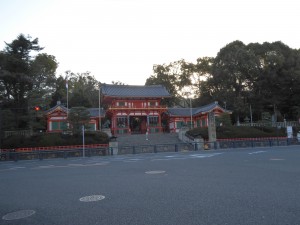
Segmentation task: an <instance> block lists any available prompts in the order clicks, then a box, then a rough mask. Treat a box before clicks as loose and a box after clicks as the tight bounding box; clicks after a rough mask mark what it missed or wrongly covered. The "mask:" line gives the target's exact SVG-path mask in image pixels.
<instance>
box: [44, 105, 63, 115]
mask: <svg viewBox="0 0 300 225" xmlns="http://www.w3.org/2000/svg"><path fill="white" fill-rule="evenodd" d="M57 109H61V110H62V111H64V112H67V111H68V109H67V107H65V106H63V105H61V104H60V103H58V104H57V105H55V106H54V107H52V108H50V109H48V110H46V111H45V112H46V114H50V113H52V112H54V111H56V110H57Z"/></svg>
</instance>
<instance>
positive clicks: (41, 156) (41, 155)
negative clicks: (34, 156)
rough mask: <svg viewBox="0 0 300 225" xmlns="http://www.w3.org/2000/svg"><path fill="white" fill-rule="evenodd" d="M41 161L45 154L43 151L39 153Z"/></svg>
mask: <svg viewBox="0 0 300 225" xmlns="http://www.w3.org/2000/svg"><path fill="white" fill-rule="evenodd" d="M39 159H40V160H43V153H42V152H41V151H39Z"/></svg>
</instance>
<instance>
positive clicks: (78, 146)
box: [1, 144, 108, 152]
mask: <svg viewBox="0 0 300 225" xmlns="http://www.w3.org/2000/svg"><path fill="white" fill-rule="evenodd" d="M84 147H85V148H86V149H88V148H89V149H93V148H107V147H108V144H90V145H84ZM81 148H83V145H65V146H48V147H32V148H28V147H27V148H15V149H1V152H10V151H12V150H13V151H15V152H34V151H53V150H54V151H63V150H72V149H81Z"/></svg>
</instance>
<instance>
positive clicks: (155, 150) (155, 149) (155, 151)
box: [154, 145, 157, 153]
mask: <svg viewBox="0 0 300 225" xmlns="http://www.w3.org/2000/svg"><path fill="white" fill-rule="evenodd" d="M154 153H157V148H156V145H154Z"/></svg>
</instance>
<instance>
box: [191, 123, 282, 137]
mask: <svg viewBox="0 0 300 225" xmlns="http://www.w3.org/2000/svg"><path fill="white" fill-rule="evenodd" d="M216 132H217V138H219V139H223V138H224V139H226V138H261V137H283V136H286V135H287V134H286V129H285V128H281V129H277V128H273V127H237V126H227V127H226V126H220V127H217V128H216ZM187 134H188V135H190V136H192V137H194V138H195V137H202V138H204V139H208V128H207V127H206V128H195V129H192V130H189V131H188V132H187Z"/></svg>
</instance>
